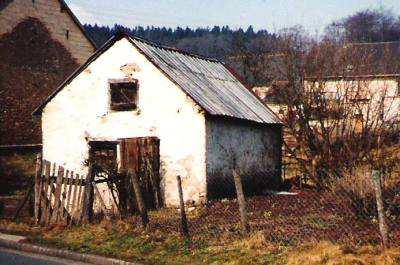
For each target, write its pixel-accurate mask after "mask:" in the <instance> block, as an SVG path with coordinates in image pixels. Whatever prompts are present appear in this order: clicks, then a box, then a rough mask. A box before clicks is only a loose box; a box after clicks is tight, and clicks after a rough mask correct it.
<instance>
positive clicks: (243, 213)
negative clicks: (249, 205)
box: [233, 170, 250, 234]
mask: <svg viewBox="0 0 400 265" xmlns="http://www.w3.org/2000/svg"><path fill="white" fill-rule="evenodd" d="M233 179H234V180H235V187H236V194H237V200H238V204H239V211H240V223H241V226H242V232H243V234H247V233H249V232H250V226H249V220H248V216H247V209H246V199H245V197H244V193H243V186H242V180H241V178H240V175H239V174H238V173H237V172H236V170H233Z"/></svg>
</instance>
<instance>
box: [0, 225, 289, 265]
mask: <svg viewBox="0 0 400 265" xmlns="http://www.w3.org/2000/svg"><path fill="white" fill-rule="evenodd" d="M0 230H1V231H6V232H8V233H13V234H23V235H28V237H29V240H30V242H32V243H36V244H43V245H49V246H51V247H58V248H62V249H69V250H72V251H76V252H82V253H92V254H99V255H104V256H109V257H115V258H119V259H123V260H129V261H136V262H141V263H143V264H174V265H175V264H215V265H218V264H232V265H235V264H237V265H241V264H248V265H255V264H277V265H278V264H283V263H282V261H283V257H284V256H283V254H282V253H283V249H279V248H276V247H274V246H269V245H268V244H267V243H266V242H265V238H264V237H263V236H262V234H260V233H256V234H254V235H251V236H249V237H246V238H243V239H242V240H231V242H230V243H226V241H223V242H220V241H219V240H216V239H215V238H199V237H196V238H192V240H191V241H188V240H185V239H184V238H182V236H181V235H180V234H179V233H176V232H173V231H171V232H169V233H165V232H163V231H160V230H158V229H151V230H150V229H146V230H143V229H142V228H141V227H140V226H135V225H133V224H132V222H129V221H115V222H108V221H103V222H101V223H100V224H96V225H83V226H79V227H66V226H62V225H59V226H52V227H49V228H34V227H33V226H32V225H31V224H22V223H20V224H16V223H12V222H7V221H4V220H3V221H0Z"/></svg>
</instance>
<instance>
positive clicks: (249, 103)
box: [131, 37, 281, 124]
mask: <svg viewBox="0 0 400 265" xmlns="http://www.w3.org/2000/svg"><path fill="white" fill-rule="evenodd" d="M131 41H132V43H133V44H134V45H135V46H136V47H137V48H138V49H139V50H141V52H142V53H144V55H145V56H146V57H147V58H148V59H149V60H150V61H151V62H152V63H153V64H155V65H156V66H157V67H158V68H159V69H160V70H161V71H163V72H164V73H165V74H166V75H167V76H168V77H169V78H171V79H172V80H173V81H174V82H175V83H176V84H177V85H178V86H180V87H181V88H182V89H183V90H184V91H185V92H186V93H187V94H188V95H189V96H190V97H191V98H192V99H193V100H194V101H195V102H196V103H197V104H199V105H200V106H201V107H202V108H203V109H204V110H205V111H207V112H208V113H209V114H211V115H220V116H228V117H233V118H238V119H245V120H250V121H255V122H259V123H273V124H276V123H281V122H280V120H279V119H278V118H277V117H276V115H275V114H274V113H273V112H272V111H271V110H270V109H269V108H268V107H266V106H265V105H264V104H263V103H262V102H261V101H260V100H259V99H258V98H257V97H256V96H255V95H254V94H253V93H252V92H251V91H249V90H248V89H247V88H246V87H245V86H244V85H243V84H242V83H241V82H240V81H239V80H238V79H237V78H236V77H235V76H234V75H233V74H232V72H231V71H229V70H228V69H227V68H226V67H225V66H224V64H222V63H221V62H218V61H215V60H211V59H206V58H201V57H199V56H195V55H190V54H187V53H184V52H180V51H177V50H174V49H171V48H167V47H162V46H158V45H155V44H152V43H149V42H147V41H144V40H142V39H138V38H133V37H131Z"/></svg>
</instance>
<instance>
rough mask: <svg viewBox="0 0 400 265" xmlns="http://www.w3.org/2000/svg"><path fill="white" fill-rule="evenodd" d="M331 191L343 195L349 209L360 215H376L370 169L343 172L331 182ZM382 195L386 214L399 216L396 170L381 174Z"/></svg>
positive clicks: (398, 190) (398, 179)
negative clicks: (348, 204)
mask: <svg viewBox="0 0 400 265" xmlns="http://www.w3.org/2000/svg"><path fill="white" fill-rule="evenodd" d="M333 191H334V192H335V193H337V194H339V195H343V197H345V198H346V200H348V201H349V203H350V207H351V209H353V211H354V213H355V214H357V215H359V216H360V217H364V218H365V217H372V216H376V214H377V213H376V212H377V209H376V200H375V190H374V186H373V183H372V176H371V171H368V170H367V169H358V170H355V171H354V172H353V173H349V172H347V173H345V174H344V175H343V176H342V177H341V178H340V179H337V180H335V181H334V182H333ZM382 195H383V200H384V202H385V207H386V212H387V215H388V216H391V217H396V218H399V217H400V211H399V206H398V202H397V201H398V200H399V199H400V178H399V174H398V171H395V170H394V171H393V172H386V174H383V175H382Z"/></svg>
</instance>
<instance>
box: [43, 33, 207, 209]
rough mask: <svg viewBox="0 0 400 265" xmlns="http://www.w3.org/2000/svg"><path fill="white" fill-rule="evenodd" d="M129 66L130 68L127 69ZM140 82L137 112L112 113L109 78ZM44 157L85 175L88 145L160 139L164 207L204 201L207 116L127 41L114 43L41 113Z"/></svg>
mask: <svg viewBox="0 0 400 265" xmlns="http://www.w3.org/2000/svg"><path fill="white" fill-rule="evenodd" d="M127 65H130V66H132V67H129V66H127ZM127 76H131V77H132V78H134V79H136V80H138V83H139V90H138V91H139V92H138V93H139V94H138V108H139V109H138V110H137V111H126V112H116V111H112V110H110V94H109V84H108V80H109V79H121V78H126V77H127ZM42 128H43V157H44V159H46V160H49V161H52V162H55V163H57V164H60V165H62V166H64V167H65V168H67V169H69V170H74V171H75V172H79V173H82V174H85V173H86V172H87V168H86V167H85V166H84V162H85V160H86V159H87V158H88V154H89V145H88V143H89V141H95V140H97V141H116V140H118V139H121V138H134V137H148V136H151V137H157V138H159V139H160V160H161V161H160V162H161V165H160V174H161V178H162V190H163V191H164V197H165V202H166V204H167V205H174V204H178V202H179V197H178V192H177V181H176V176H177V175H180V176H181V177H182V184H183V190H184V197H185V200H193V201H195V202H199V201H200V200H202V199H204V197H205V117H204V114H203V112H202V110H201V108H199V107H198V106H197V105H196V104H195V103H194V102H193V100H192V99H191V98H189V97H188V96H187V95H186V94H185V93H184V92H183V91H182V90H181V89H180V88H179V87H177V86H176V85H175V84H174V83H172V82H171V81H170V80H169V79H168V78H166V77H165V76H164V75H163V74H162V73H161V72H160V70H159V69H157V68H156V67H155V66H154V65H153V64H152V63H151V62H149V61H148V60H147V59H146V58H145V57H144V56H143V55H142V54H141V53H140V52H139V51H138V50H137V49H136V48H135V47H134V46H133V45H132V44H131V43H130V42H129V41H128V40H127V39H122V40H120V41H117V42H116V43H115V44H114V45H113V46H112V47H111V48H110V49H109V50H107V51H105V52H104V53H103V54H102V55H100V56H99V57H98V58H97V59H96V60H95V61H93V62H92V63H91V64H89V66H88V67H87V68H86V69H85V70H84V71H83V72H81V73H80V74H79V75H78V76H76V77H75V78H74V79H73V80H72V82H71V83H69V84H68V85H66V86H65V87H64V88H63V89H62V90H61V91H60V92H59V93H58V94H57V95H56V96H55V97H54V98H53V99H52V100H51V101H50V102H49V103H48V104H47V105H46V107H45V108H44V109H43V112H42Z"/></svg>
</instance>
